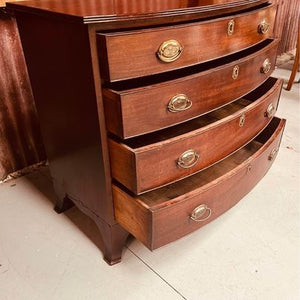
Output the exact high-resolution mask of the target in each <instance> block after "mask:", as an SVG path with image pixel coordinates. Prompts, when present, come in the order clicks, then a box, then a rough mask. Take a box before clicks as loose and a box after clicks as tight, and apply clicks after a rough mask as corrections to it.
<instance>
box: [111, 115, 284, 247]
mask: <svg viewBox="0 0 300 300" xmlns="http://www.w3.org/2000/svg"><path fill="white" fill-rule="evenodd" d="M284 126H285V120H279V119H273V121H272V123H271V124H270V130H266V132H265V133H262V135H264V137H263V138H260V137H259V138H258V140H257V141H253V142H251V143H250V144H248V145H247V146H245V147H244V148H242V149H241V150H239V151H238V152H236V153H235V154H234V155H232V156H230V157H228V158H227V159H226V160H224V161H222V162H220V163H218V164H216V165H215V166H213V167H211V168H209V169H207V170H205V171H203V172H200V173H199V174H197V175H194V176H192V177H190V178H188V179H185V180H183V181H181V182H180V183H176V184H173V185H171V186H168V187H165V188H162V189H159V190H156V191H153V192H149V193H146V194H144V195H142V196H139V197H132V196H130V195H128V194H125V193H124V192H123V191H122V190H120V188H118V187H117V186H113V191H114V203H115V210H116V218H117V220H118V221H119V222H120V224H121V225H122V226H123V227H124V228H125V229H127V230H128V231H130V232H131V233H132V234H133V235H134V236H136V237H139V239H140V240H141V241H142V242H143V243H144V244H145V245H146V246H147V247H148V248H149V249H156V248H158V247H161V246H163V245H165V244H167V243H169V242H172V241H174V240H176V239H178V238H180V237H182V236H184V235H186V234H188V233H191V232H193V231H195V230H196V229H198V228H200V227H202V226H204V225H206V224H207V223H209V222H211V221H212V220H214V219H215V218H217V217H218V216H219V215H220V214H222V213H224V212H225V211H227V210H228V209H229V208H231V207H232V206H233V205H235V204H236V203H237V202H238V201H239V200H240V199H241V198H242V197H244V196H245V195H246V194H247V193H248V192H249V191H250V190H251V189H252V188H253V187H254V186H255V185H256V184H257V182H259V180H260V179H261V178H262V177H263V176H264V175H265V173H266V172H267V171H268V169H269V168H270V167H271V165H272V162H273V161H274V160H270V159H269V156H270V153H271V152H272V150H273V149H278V148H279V145H280V141H281V136H282V132H283V129H284ZM260 139H262V140H263V139H265V140H266V141H265V143H264V144H262V143H261V142H260ZM249 166H251V168H249ZM220 199H222V201H220ZM200 204H207V205H208V207H210V208H211V209H212V215H211V217H210V218H209V219H208V220H207V221H204V222H200V223H197V222H194V221H192V220H191V219H190V215H191V213H192V211H193V209H194V208H196V207H197V206H199V205H200ZM124 207H126V211H125V212H124V210H122V209H123V208H124ZM145 208H147V209H148V214H147V213H146V212H145ZM127 212H129V214H128V215H127V214H126V213H127ZM141 215H142V217H140V216H141ZM133 223H139V224H142V225H141V226H138V227H136V226H134V225H133Z"/></svg>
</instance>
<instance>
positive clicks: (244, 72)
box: [104, 41, 278, 139]
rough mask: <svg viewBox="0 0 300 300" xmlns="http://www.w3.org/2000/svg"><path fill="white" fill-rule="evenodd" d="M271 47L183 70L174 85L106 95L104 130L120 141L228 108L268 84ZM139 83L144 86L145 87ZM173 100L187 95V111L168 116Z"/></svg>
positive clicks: (161, 84) (273, 51)
mask: <svg viewBox="0 0 300 300" xmlns="http://www.w3.org/2000/svg"><path fill="white" fill-rule="evenodd" d="M277 45H278V41H274V42H272V43H271V41H270V42H269V41H268V42H266V43H264V44H263V45H261V46H257V47H254V48H253V49H252V50H247V51H244V52H242V53H240V54H239V55H233V56H230V57H227V58H226V59H224V60H220V61H219V62H217V63H216V62H212V63H207V64H205V65H200V66H199V67H195V68H194V69H192V70H191V69H186V70H185V72H180V75H181V78H179V79H177V80H176V79H175V80H171V81H161V80H160V81H159V82H158V83H156V84H153V83H151V82H150V83H149V84H148V85H146V86H143V87H140V88H132V89H129V88H128V85H127V89H126V87H121V90H116V89H115V90H113V88H112V89H106V90H104V108H105V111H106V125H107V129H108V130H109V131H110V132H112V133H114V134H115V135H117V136H119V137H121V138H125V139H126V138H129V137H132V136H136V135H140V134H144V133H148V132H151V131H154V130H158V129H162V128H166V127H168V126H171V125H174V124H178V123H181V122H183V121H187V120H189V119H192V118H195V117H197V116H200V115H202V114H204V113H207V112H209V111H211V110H213V109H216V108H218V107H220V106H223V105H225V104H227V103H229V102H232V101H234V100H235V99H238V98H239V97H242V96H243V95H245V94H247V93H248V92H249V91H251V90H253V89H255V88H256V87H257V86H259V85H260V84H261V83H262V82H264V81H265V80H266V79H267V78H268V76H269V75H270V72H271V71H272V70H273V69H274V67H275V61H276V51H277ZM263 46H265V47H263ZM266 58H269V59H270V61H271V64H272V68H271V70H270V72H269V73H268V74H263V73H261V72H260V69H261V66H262V64H263V61H264V60H265V59H266ZM236 65H238V66H239V76H238V78H237V79H236V80H234V79H233V78H232V72H233V68H234V67H235V66H236ZM183 74H185V75H186V76H183ZM166 78H167V79H168V78H170V75H169V76H166ZM143 83H144V84H147V81H146V80H144V81H143ZM122 88H123V89H122ZM177 94H185V95H187V97H188V98H189V99H190V100H191V101H192V103H193V104H192V107H191V108H190V109H188V110H186V111H181V112H177V113H172V112H170V111H168V109H167V107H168V103H169V101H170V100H171V99H172V97H174V96H175V95H177Z"/></svg>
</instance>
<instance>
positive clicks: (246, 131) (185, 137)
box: [109, 79, 282, 194]
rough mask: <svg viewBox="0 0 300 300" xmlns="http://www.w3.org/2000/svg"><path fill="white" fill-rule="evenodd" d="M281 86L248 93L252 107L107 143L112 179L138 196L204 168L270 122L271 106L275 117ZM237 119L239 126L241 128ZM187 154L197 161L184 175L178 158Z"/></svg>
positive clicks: (233, 107)
mask: <svg viewBox="0 0 300 300" xmlns="http://www.w3.org/2000/svg"><path fill="white" fill-rule="evenodd" d="M281 86H282V82H281V81H280V80H275V79H270V80H269V81H268V82H266V83H265V84H264V86H263V87H262V88H261V90H260V92H257V93H255V92H254V93H253V94H255V97H253V98H254V99H252V101H253V103H252V101H250V102H248V101H238V103H234V104H232V105H228V106H225V107H224V108H221V109H220V110H217V111H214V112H212V113H210V114H208V115H205V116H203V117H200V118H199V119H195V120H194V121H191V122H188V123H184V124H182V125H179V126H178V127H175V128H172V129H169V130H166V131H165V133H164V132H158V133H156V134H153V136H152V137H150V138H147V137H141V138H136V139H134V140H133V141H130V142H128V143H127V144H117V143H116V142H114V141H113V140H109V147H110V155H111V168H112V176H113V177H114V178H115V179H116V180H118V181H119V182H120V183H122V184H123V185H124V186H126V187H127V188H128V189H130V190H131V191H132V192H133V193H135V194H140V193H143V192H145V191H148V190H151V189H154V188H157V187H159V186H162V185H165V184H169V183H171V182H174V181H177V180H179V179H182V178H184V177H187V176H190V175H192V174H195V173H196V172H199V171H200V170H202V169H203V168H207V167H208V166H210V165H212V164H214V163H216V162H217V161H219V160H221V159H223V158H224V157H226V156H227V155H229V154H231V153H233V152H234V151H236V150H237V149H239V148H240V147H242V146H243V145H245V144H247V143H248V141H250V140H251V139H253V138H254V137H255V136H256V135H257V134H258V133H259V132H260V131H261V130H262V129H263V128H264V127H265V126H266V125H267V124H268V123H269V122H270V120H271V118H269V117H267V116H266V111H267V109H268V107H269V105H270V104H271V103H272V104H273V106H274V112H275V109H276V107H277V102H278V99H279V95H280V92H281ZM245 99H247V96H245ZM274 112H273V113H274ZM242 115H244V116H245V124H244V125H243V126H242V127H241V126H240V125H239V122H240V118H241V116H242ZM273 115H274V114H272V116H273ZM229 141H230V142H229ZM189 149H193V150H195V151H196V152H197V153H198V154H199V155H200V158H199V161H198V162H197V164H196V165H195V166H193V167H191V168H188V169H183V168H180V167H178V165H177V161H178V158H179V157H180V156H181V154H182V153H184V152H185V151H187V150H189ZM211 149H213V151H212V150H211Z"/></svg>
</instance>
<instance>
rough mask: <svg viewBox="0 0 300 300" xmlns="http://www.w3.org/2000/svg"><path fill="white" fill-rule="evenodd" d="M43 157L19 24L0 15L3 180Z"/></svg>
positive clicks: (0, 159) (0, 176) (0, 164)
mask: <svg viewBox="0 0 300 300" xmlns="http://www.w3.org/2000/svg"><path fill="white" fill-rule="evenodd" d="M44 159H45V154H44V148H43V144H42V141H41V137H40V131H39V124H38V121H37V116H36V110H35V106H34V101H33V97H32V93H31V88H30V83H29V79H28V74H27V71H26V66H25V61H24V57H23V52H22V48H21V44H20V39H19V35H18V31H17V27H16V23H15V20H13V19H11V18H10V17H8V16H5V15H3V14H0V180H2V179H4V178H5V177H6V176H7V175H8V174H9V173H11V172H14V171H17V170H20V169H23V168H25V167H27V166H29V165H32V164H35V163H38V162H40V161H41V160H44Z"/></svg>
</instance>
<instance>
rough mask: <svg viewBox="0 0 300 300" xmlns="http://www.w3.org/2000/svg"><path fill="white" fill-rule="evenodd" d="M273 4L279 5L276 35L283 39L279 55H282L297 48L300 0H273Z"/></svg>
mask: <svg viewBox="0 0 300 300" xmlns="http://www.w3.org/2000/svg"><path fill="white" fill-rule="evenodd" d="M273 3H277V4H278V5H279V7H278V13H277V20H276V26H275V34H276V36H278V37H281V42H280V44H279V48H278V54H282V53H285V52H288V51H291V50H293V49H295V48H296V42H297V34H298V33H297V30H298V19H299V15H300V0H273Z"/></svg>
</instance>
